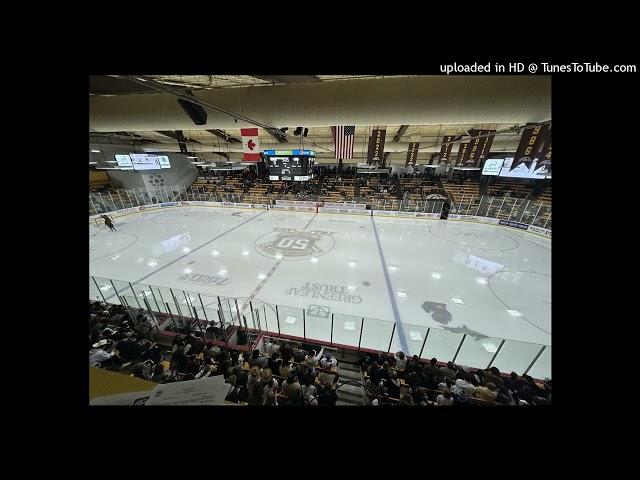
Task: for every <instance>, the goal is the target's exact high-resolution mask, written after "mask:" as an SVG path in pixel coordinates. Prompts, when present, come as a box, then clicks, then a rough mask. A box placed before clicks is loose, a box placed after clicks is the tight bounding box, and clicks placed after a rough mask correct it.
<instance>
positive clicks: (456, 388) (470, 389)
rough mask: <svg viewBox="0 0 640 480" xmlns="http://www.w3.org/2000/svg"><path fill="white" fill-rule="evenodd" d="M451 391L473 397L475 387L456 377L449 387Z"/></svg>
mask: <svg viewBox="0 0 640 480" xmlns="http://www.w3.org/2000/svg"><path fill="white" fill-rule="evenodd" d="M451 391H452V392H453V393H455V394H456V395H465V396H466V397H469V398H470V397H473V394H474V391H475V387H474V386H473V384H472V383H469V382H467V381H466V380H463V379H462V378H458V379H457V380H456V382H455V383H454V384H453V386H452V387H451Z"/></svg>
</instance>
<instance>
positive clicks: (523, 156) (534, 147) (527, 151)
mask: <svg viewBox="0 0 640 480" xmlns="http://www.w3.org/2000/svg"><path fill="white" fill-rule="evenodd" d="M549 127H550V124H547V125H542V126H537V127H530V128H527V129H526V130H525V131H524V132H522V137H521V138H520V145H518V150H517V151H516V155H515V157H514V158H513V163H511V168H510V169H509V171H512V170H515V169H516V168H520V169H524V168H526V169H527V170H530V169H531V164H532V163H533V160H534V158H535V157H536V156H539V155H540V152H541V151H542V149H543V147H544V143H545V138H546V137H547V133H548V131H549Z"/></svg>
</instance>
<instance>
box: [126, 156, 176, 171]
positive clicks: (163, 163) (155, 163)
mask: <svg viewBox="0 0 640 480" xmlns="http://www.w3.org/2000/svg"><path fill="white" fill-rule="evenodd" d="M128 156H129V157H131V163H132V164H133V169H134V170H159V169H161V168H171V163H170V162H169V157H167V156H166V155H155V154H149V153H130V154H129V155H128Z"/></svg>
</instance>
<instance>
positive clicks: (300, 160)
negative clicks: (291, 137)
mask: <svg viewBox="0 0 640 480" xmlns="http://www.w3.org/2000/svg"><path fill="white" fill-rule="evenodd" d="M263 157H264V161H265V164H266V165H267V168H268V169H269V180H291V181H294V182H303V181H306V180H310V179H312V178H313V165H315V161H316V157H315V152H314V151H313V150H265V151H264V152H263Z"/></svg>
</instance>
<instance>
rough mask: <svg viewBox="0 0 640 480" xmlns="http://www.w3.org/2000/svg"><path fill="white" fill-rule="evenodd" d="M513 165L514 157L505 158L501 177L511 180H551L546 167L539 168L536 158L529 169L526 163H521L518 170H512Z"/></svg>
mask: <svg viewBox="0 0 640 480" xmlns="http://www.w3.org/2000/svg"><path fill="white" fill-rule="evenodd" d="M512 163H513V157H510V158H505V159H504V163H503V164H502V169H501V170H500V176H501V177H511V178H541V179H544V178H551V174H550V173H549V172H548V171H547V168H546V166H544V165H543V166H541V167H539V166H538V159H537V158H535V159H534V160H533V162H532V163H531V167H530V168H529V167H527V164H526V163H521V164H520V165H518V166H517V167H516V168H514V169H513V170H511V164H512Z"/></svg>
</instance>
